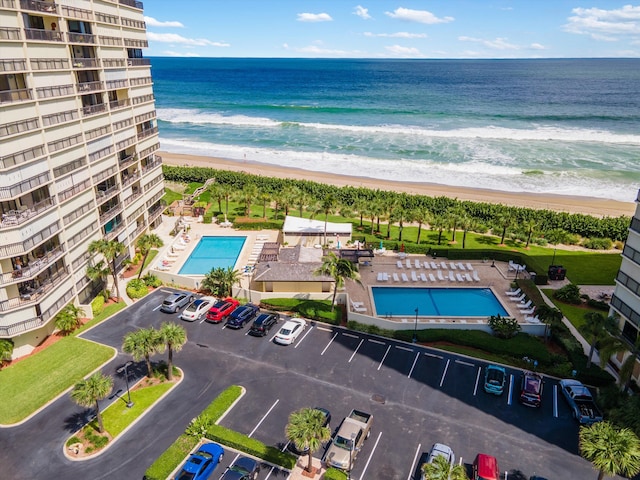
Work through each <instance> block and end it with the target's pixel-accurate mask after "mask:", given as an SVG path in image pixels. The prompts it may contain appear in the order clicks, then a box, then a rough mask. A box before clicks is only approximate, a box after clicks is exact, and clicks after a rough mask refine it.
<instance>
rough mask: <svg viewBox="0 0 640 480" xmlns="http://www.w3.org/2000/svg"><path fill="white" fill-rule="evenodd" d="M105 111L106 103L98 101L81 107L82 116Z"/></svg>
mask: <svg viewBox="0 0 640 480" xmlns="http://www.w3.org/2000/svg"><path fill="white" fill-rule="evenodd" d="M106 111H107V104H106V103H99V104H98V105H89V106H88V107H82V116H83V117H89V116H91V115H97V114H98V113H103V112H106Z"/></svg>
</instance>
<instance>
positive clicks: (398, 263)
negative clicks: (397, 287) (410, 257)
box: [396, 260, 404, 268]
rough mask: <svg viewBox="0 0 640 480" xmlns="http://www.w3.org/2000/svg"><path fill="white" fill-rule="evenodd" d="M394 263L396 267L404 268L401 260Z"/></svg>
mask: <svg viewBox="0 0 640 480" xmlns="http://www.w3.org/2000/svg"><path fill="white" fill-rule="evenodd" d="M396 265H397V266H398V268H404V267H403V266H402V262H401V261H400V260H398V261H397V262H396Z"/></svg>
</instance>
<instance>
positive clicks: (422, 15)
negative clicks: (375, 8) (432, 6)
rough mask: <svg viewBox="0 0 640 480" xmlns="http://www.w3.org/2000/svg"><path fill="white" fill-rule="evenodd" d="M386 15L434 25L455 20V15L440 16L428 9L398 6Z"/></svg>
mask: <svg viewBox="0 0 640 480" xmlns="http://www.w3.org/2000/svg"><path fill="white" fill-rule="evenodd" d="M384 13H385V15H387V16H388V17H391V18H395V19H397V20H404V21H407V22H417V23H425V24H427V25H433V24H436V23H449V22H453V20H454V18H453V17H442V18H438V17H436V16H435V15H434V14H433V13H431V12H429V11H427V10H411V9H410V8H402V7H400V8H396V9H395V10H394V11H393V12H384Z"/></svg>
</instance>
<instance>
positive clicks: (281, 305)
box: [260, 298, 342, 325]
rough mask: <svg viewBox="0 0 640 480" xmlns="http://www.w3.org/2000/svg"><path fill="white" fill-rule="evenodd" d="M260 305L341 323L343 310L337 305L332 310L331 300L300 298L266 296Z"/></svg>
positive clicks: (314, 318) (336, 323) (268, 308)
mask: <svg viewBox="0 0 640 480" xmlns="http://www.w3.org/2000/svg"><path fill="white" fill-rule="evenodd" d="M260 306H261V307H262V308H265V309H267V310H273V311H276V312H296V313H299V314H300V316H302V317H304V318H309V319H312V320H319V321H321V322H326V323H330V324H332V325H339V324H340V321H341V318H342V311H341V309H340V308H339V307H336V308H334V309H333V311H331V301H329V300H300V299H298V298H266V299H264V300H262V301H261V302H260Z"/></svg>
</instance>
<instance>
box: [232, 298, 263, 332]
mask: <svg viewBox="0 0 640 480" xmlns="http://www.w3.org/2000/svg"><path fill="white" fill-rule="evenodd" d="M258 313H260V308H259V307H258V306H257V305H254V304H253V303H246V304H244V305H240V306H239V307H238V308H236V309H235V310H234V311H233V312H231V314H230V315H229V316H228V317H227V323H226V326H227V327H229V328H242V327H244V325H245V324H246V323H249V322H250V321H251V320H253V319H254V318H255V316H256V315H257V314H258Z"/></svg>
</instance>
